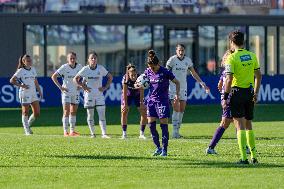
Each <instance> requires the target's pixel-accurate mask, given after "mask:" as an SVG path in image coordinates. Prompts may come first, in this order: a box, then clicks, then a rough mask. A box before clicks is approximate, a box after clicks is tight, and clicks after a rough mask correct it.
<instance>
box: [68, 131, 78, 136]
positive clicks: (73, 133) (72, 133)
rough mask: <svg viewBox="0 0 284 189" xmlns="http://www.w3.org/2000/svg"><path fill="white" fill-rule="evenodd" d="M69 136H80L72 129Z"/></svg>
mask: <svg viewBox="0 0 284 189" xmlns="http://www.w3.org/2000/svg"><path fill="white" fill-rule="evenodd" d="M69 136H73V137H76V136H80V134H79V133H77V132H75V131H73V132H70V134H69Z"/></svg>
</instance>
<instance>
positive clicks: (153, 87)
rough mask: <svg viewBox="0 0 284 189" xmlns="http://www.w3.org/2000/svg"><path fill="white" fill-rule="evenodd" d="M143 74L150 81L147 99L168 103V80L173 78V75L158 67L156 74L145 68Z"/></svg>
mask: <svg viewBox="0 0 284 189" xmlns="http://www.w3.org/2000/svg"><path fill="white" fill-rule="evenodd" d="M144 74H145V75H146V76H147V77H148V78H149V80H150V88H149V89H150V94H149V98H148V99H149V100H151V101H153V102H161V101H169V84H170V82H169V80H173V79H174V78H175V76H174V74H173V73H172V72H170V71H169V70H168V69H166V68H164V67H162V66H160V69H159V70H158V72H157V73H155V72H153V71H152V70H151V69H150V68H147V69H146V70H145V71H144Z"/></svg>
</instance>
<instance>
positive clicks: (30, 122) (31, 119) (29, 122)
mask: <svg viewBox="0 0 284 189" xmlns="http://www.w3.org/2000/svg"><path fill="white" fill-rule="evenodd" d="M34 121H35V116H34V114H32V115H31V116H30V118H29V120H28V124H29V127H30V126H31V125H32V123H33V122H34Z"/></svg>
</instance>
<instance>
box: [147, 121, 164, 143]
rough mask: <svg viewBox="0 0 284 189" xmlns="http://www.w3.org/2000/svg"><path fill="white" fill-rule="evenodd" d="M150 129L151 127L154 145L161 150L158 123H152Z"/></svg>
mask: <svg viewBox="0 0 284 189" xmlns="http://www.w3.org/2000/svg"><path fill="white" fill-rule="evenodd" d="M149 127H150V131H151V134H152V139H153V142H154V144H155V145H156V147H157V148H160V147H161V145H160V141H159V134H158V131H157V129H156V121H154V122H152V123H150V124H149Z"/></svg>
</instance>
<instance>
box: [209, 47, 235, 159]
mask: <svg viewBox="0 0 284 189" xmlns="http://www.w3.org/2000/svg"><path fill="white" fill-rule="evenodd" d="M231 53H232V50H228V51H227V52H226V53H225V54H224V56H223V58H222V62H221V66H222V68H224V66H225V62H226V58H227V57H228V55H230V54H231ZM225 79H226V72H225V70H223V72H222V74H221V77H220V79H219V82H218V89H219V91H220V93H221V94H222V95H221V101H222V99H223V98H224V95H223V94H224V89H225ZM232 121H233V118H232V115H231V108H230V106H227V107H226V108H223V114H222V120H221V123H220V126H219V127H218V128H217V129H216V131H215V133H214V136H213V138H212V140H211V142H210V144H209V146H208V148H207V149H206V150H205V153H206V154H217V153H216V151H215V149H214V148H215V146H216V145H217V143H218V142H219V140H220V139H221V138H222V136H223V134H224V132H225V130H226V129H227V128H228V127H229V126H230V123H232Z"/></svg>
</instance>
